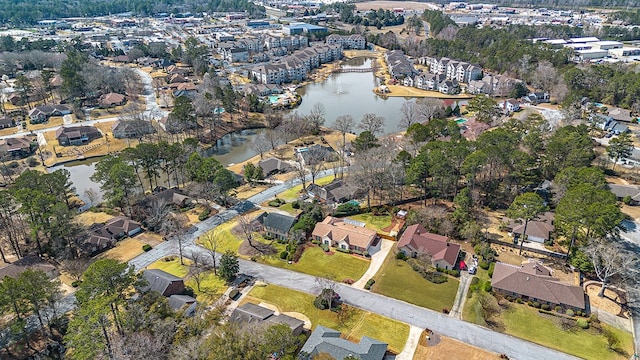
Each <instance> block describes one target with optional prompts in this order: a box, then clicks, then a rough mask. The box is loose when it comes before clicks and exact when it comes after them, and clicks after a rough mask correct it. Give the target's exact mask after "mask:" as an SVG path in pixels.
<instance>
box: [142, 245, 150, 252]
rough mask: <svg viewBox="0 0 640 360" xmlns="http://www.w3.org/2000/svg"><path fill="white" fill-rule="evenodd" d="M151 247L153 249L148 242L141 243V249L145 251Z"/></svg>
mask: <svg viewBox="0 0 640 360" xmlns="http://www.w3.org/2000/svg"><path fill="white" fill-rule="evenodd" d="M151 249H153V248H152V247H151V245H149V244H144V245H142V250H143V251H145V252H147V251H149V250H151Z"/></svg>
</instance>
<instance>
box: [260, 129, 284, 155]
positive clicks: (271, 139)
mask: <svg viewBox="0 0 640 360" xmlns="http://www.w3.org/2000/svg"><path fill="white" fill-rule="evenodd" d="M262 134H263V135H264V138H265V140H266V141H267V142H268V143H269V145H270V146H271V150H275V149H276V148H277V147H278V146H279V145H280V144H282V136H281V134H280V133H278V131H276V130H275V129H266V130H265V132H264V133H262Z"/></svg>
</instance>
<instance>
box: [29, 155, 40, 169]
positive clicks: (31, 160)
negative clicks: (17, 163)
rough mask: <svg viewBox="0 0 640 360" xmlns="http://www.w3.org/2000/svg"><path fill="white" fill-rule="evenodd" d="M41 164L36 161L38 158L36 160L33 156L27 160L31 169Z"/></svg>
mask: <svg viewBox="0 0 640 360" xmlns="http://www.w3.org/2000/svg"><path fill="white" fill-rule="evenodd" d="M39 164H40V162H39V161H38V160H36V158H34V157H33V156H32V157H30V158H28V159H27V165H28V166H29V167H36V166H38V165H39Z"/></svg>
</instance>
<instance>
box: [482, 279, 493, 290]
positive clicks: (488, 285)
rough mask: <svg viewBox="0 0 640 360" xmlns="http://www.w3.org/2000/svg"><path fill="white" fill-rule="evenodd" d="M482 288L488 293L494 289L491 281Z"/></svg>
mask: <svg viewBox="0 0 640 360" xmlns="http://www.w3.org/2000/svg"><path fill="white" fill-rule="evenodd" d="M482 288H483V289H484V291H486V292H491V289H493V287H492V286H491V281H487V282H485V283H484V285H483V286H482Z"/></svg>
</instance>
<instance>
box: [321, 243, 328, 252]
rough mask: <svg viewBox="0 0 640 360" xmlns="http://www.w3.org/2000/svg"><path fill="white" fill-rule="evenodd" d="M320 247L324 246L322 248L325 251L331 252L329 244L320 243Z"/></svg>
mask: <svg viewBox="0 0 640 360" xmlns="http://www.w3.org/2000/svg"><path fill="white" fill-rule="evenodd" d="M320 247H321V248H322V250H324V252H329V245H327V244H322V245H320Z"/></svg>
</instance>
